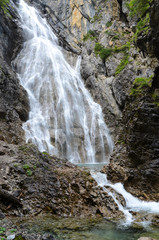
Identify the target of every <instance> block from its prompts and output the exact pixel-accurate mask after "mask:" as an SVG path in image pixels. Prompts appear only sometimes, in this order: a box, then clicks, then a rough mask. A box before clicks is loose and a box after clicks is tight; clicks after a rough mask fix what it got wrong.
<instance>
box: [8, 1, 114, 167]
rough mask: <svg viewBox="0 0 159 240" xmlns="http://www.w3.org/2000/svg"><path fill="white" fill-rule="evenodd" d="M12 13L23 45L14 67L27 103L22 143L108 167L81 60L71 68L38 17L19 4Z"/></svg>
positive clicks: (97, 110) (105, 137)
mask: <svg viewBox="0 0 159 240" xmlns="http://www.w3.org/2000/svg"><path fill="white" fill-rule="evenodd" d="M17 11H18V13H19V16H20V25H21V27H22V29H23V35H24V44H23V49H22V50H21V52H20V53H19V55H18V56H17V58H16V59H15V61H14V63H13V65H14V67H15V69H16V71H17V73H18V77H19V79H20V82H21V84H22V85H23V87H24V88H25V89H26V91H27V93H28V96H29V100H30V114H29V119H28V121H27V122H26V123H24V125H23V129H24V131H25V135H26V141H27V142H29V141H30V142H33V143H34V144H36V145H37V146H38V148H39V150H40V151H41V152H43V151H47V152H49V153H50V154H52V155H56V156H59V157H66V158H67V159H68V160H69V161H71V162H72V163H97V162H105V163H106V162H108V160H109V155H110V153H111V152H112V150H113V142H112V140H111V137H110V135H109V131H108V128H107V126H106V124H105V122H104V119H103V116H102V110H101V107H100V105H99V104H97V103H95V102H94V101H93V99H92V97H91V95H90V93H89V92H88V90H87V89H86V88H85V86H84V83H83V81H82V79H81V76H80V61H81V59H80V57H79V58H78V60H77V64H76V67H75V68H72V67H71V66H70V65H69V64H68V63H67V62H66V60H65V58H64V56H63V54H62V49H61V48H60V47H59V45H58V40H57V37H56V36H55V34H54V33H53V32H52V29H51V28H50V26H49V25H48V24H47V22H46V20H45V19H44V18H42V17H41V16H40V14H39V13H38V11H37V10H36V9H35V8H34V7H32V6H29V5H28V4H27V3H25V2H24V1H23V0H20V1H19V6H18V8H17Z"/></svg>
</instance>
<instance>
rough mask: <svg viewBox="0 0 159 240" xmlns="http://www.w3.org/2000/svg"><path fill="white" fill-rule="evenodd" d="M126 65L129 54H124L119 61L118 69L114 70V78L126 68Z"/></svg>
mask: <svg viewBox="0 0 159 240" xmlns="http://www.w3.org/2000/svg"><path fill="white" fill-rule="evenodd" d="M128 63H129V54H126V55H125V56H124V57H123V59H122V60H121V62H120V64H119V65H118V67H117V68H116V71H115V76H116V75H118V74H119V73H120V72H121V71H122V70H123V69H124V68H125V67H126V65H127V64H128Z"/></svg>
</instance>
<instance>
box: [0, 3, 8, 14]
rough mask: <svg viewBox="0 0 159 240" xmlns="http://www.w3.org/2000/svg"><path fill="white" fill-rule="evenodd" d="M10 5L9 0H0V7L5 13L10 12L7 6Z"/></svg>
mask: <svg viewBox="0 0 159 240" xmlns="http://www.w3.org/2000/svg"><path fill="white" fill-rule="evenodd" d="M8 5H9V0H0V8H1V9H2V10H3V12H4V14H8V10H7V6H8Z"/></svg>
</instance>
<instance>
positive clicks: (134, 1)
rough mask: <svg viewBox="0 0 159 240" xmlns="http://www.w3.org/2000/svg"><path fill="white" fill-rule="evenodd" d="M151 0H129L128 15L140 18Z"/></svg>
mask: <svg viewBox="0 0 159 240" xmlns="http://www.w3.org/2000/svg"><path fill="white" fill-rule="evenodd" d="M151 2H152V0H131V1H130V2H129V4H128V7H129V10H130V16H131V17H133V16H137V17H138V18H142V17H143V16H144V15H145V14H146V12H147V11H148V9H149V7H150V3H151Z"/></svg>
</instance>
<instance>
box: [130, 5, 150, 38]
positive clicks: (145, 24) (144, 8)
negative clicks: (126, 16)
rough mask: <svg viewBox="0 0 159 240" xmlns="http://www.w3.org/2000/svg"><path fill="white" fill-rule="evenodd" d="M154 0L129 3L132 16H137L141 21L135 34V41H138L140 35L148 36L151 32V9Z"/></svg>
mask: <svg viewBox="0 0 159 240" xmlns="http://www.w3.org/2000/svg"><path fill="white" fill-rule="evenodd" d="M151 2H152V0H131V1H130V2H129V3H128V7H129V10H130V16H131V17H134V16H136V17H137V18H138V19H139V21H138V23H137V26H136V32H135V34H134V40H135V41H136V40H137V38H138V36H139V34H140V33H141V32H142V33H143V34H144V35H147V34H148V31H149V22H150V15H149V12H148V10H149V8H150V3H151Z"/></svg>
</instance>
